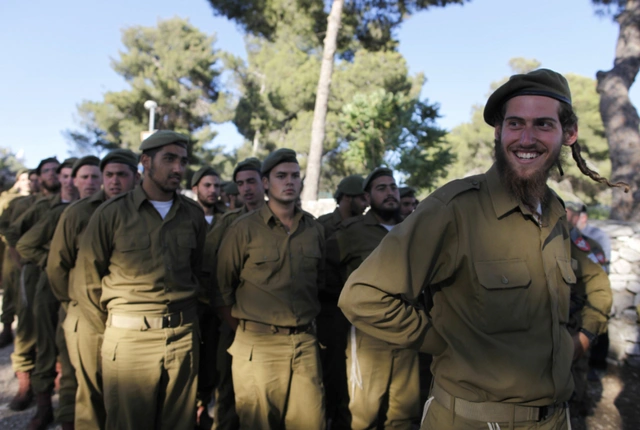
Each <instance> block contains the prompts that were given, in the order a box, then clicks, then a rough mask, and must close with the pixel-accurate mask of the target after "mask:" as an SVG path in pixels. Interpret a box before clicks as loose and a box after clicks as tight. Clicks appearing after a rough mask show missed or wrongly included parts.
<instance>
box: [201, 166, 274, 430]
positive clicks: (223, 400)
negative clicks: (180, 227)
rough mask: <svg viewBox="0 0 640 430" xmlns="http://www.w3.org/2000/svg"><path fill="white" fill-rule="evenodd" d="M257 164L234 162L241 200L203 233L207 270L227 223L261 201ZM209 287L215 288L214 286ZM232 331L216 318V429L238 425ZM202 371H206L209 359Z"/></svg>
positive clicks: (231, 429) (212, 265)
mask: <svg viewBox="0 0 640 430" xmlns="http://www.w3.org/2000/svg"><path fill="white" fill-rule="evenodd" d="M261 167H262V163H260V160H258V159H257V158H247V159H246V160H243V161H241V162H240V163H238V165H237V166H236V168H235V169H234V170H233V181H234V182H233V183H234V185H235V184H237V185H236V186H237V188H238V193H239V197H240V198H241V199H242V201H244V202H245V204H244V205H243V206H242V207H240V208H237V209H235V210H229V211H228V212H227V213H225V214H224V215H223V216H222V218H221V219H220V221H219V222H218V223H217V224H216V226H215V228H214V229H213V230H211V231H210V232H209V233H208V234H207V240H206V242H205V259H204V261H205V264H204V266H205V268H206V269H207V268H208V269H209V270H211V269H213V268H215V267H216V264H217V260H216V254H217V252H218V248H220V243H221V242H222V238H223V237H224V235H225V233H226V232H227V229H228V228H229V226H230V225H231V224H232V223H233V222H234V221H235V220H236V219H238V218H239V217H240V216H242V215H245V214H247V213H249V212H251V211H253V210H256V209H259V208H261V207H262V206H263V205H264V187H263V185H262V179H261V175H260V169H261ZM236 201H237V200H236ZM209 279H210V280H211V281H210V282H215V281H216V280H215V273H210V274H209ZM213 290H214V291H218V289H217V288H214V289H213ZM214 301H216V300H214ZM234 334H235V333H234V330H232V329H231V327H230V326H229V324H228V323H227V322H226V321H224V320H222V321H221V322H220V338H219V341H218V345H217V350H216V352H215V356H216V359H215V370H216V372H217V387H216V390H215V396H216V402H215V406H214V414H213V416H214V419H215V426H214V428H215V429H217V430H234V429H237V428H238V426H239V422H238V415H237V414H236V409H235V398H234V391H233V378H232V376H231V355H229V353H228V352H227V349H229V347H231V344H232V343H233V338H234ZM201 357H202V354H201ZM204 371H206V372H208V371H210V363H209V364H208V365H207V369H206V370H204ZM202 373H203V368H202V366H201V369H200V375H202Z"/></svg>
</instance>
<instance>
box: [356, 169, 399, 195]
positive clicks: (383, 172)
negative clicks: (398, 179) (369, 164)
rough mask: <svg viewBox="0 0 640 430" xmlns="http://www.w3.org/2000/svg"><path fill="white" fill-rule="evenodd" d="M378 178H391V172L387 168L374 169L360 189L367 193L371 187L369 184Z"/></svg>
mask: <svg viewBox="0 0 640 430" xmlns="http://www.w3.org/2000/svg"><path fill="white" fill-rule="evenodd" d="M380 176H391V177H392V178H393V171H392V170H391V169H389V168H387V167H376V168H375V169H374V171H373V172H371V173H370V174H369V176H367V179H365V180H364V184H363V185H362V189H364V190H365V191H369V188H370V187H371V182H373V180H374V179H376V178H379V177H380Z"/></svg>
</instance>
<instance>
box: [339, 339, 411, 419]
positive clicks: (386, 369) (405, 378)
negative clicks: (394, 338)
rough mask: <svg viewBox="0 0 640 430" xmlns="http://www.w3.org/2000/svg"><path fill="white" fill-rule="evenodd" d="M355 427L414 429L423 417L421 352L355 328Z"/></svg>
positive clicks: (350, 360) (350, 356) (351, 369)
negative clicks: (421, 408)
mask: <svg viewBox="0 0 640 430" xmlns="http://www.w3.org/2000/svg"><path fill="white" fill-rule="evenodd" d="M347 374H348V376H349V396H350V400H349V411H351V428H352V429H354V430H357V429H375V428H379V427H381V426H384V428H387V429H407V430H410V429H411V425H412V423H413V422H417V421H419V419H420V376H419V367H418V352H417V351H414V350H409V349H395V347H394V346H393V345H390V344H388V343H386V342H384V341H381V340H379V339H376V338H374V337H372V336H369V335H367V334H365V333H364V332H362V331H360V330H358V329H356V328H355V327H352V328H351V331H350V336H349V343H348V345H347Z"/></svg>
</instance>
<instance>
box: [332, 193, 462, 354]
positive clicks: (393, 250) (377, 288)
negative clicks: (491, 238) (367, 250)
mask: <svg viewBox="0 0 640 430" xmlns="http://www.w3.org/2000/svg"><path fill="white" fill-rule="evenodd" d="M457 252H458V238H457V228H456V225H455V221H454V215H453V213H452V211H451V210H450V209H449V208H448V206H446V205H444V204H443V203H442V202H440V201H439V200H438V199H436V198H433V197H430V198H428V199H427V200H425V201H424V202H423V203H422V204H421V206H420V207H419V208H418V210H417V211H416V212H415V213H414V214H413V215H412V216H411V217H409V218H407V219H406V220H405V221H404V222H403V223H402V224H400V225H398V226H396V227H395V228H393V230H391V231H390V232H389V234H387V235H386V236H385V238H384V239H383V240H382V242H381V243H380V245H379V246H378V247H377V248H376V249H375V250H374V251H373V253H372V254H371V255H370V256H369V257H368V258H367V259H366V260H365V261H364V262H363V263H362V264H361V265H360V267H359V268H358V269H357V270H355V271H354V272H353V273H352V274H351V276H349V279H348V280H347V282H346V284H345V286H344V288H343V290H342V294H341V295H340V300H339V302H338V306H340V308H341V309H342V311H343V312H344V314H345V316H346V317H347V318H348V319H349V321H351V323H352V324H353V325H355V326H356V327H357V328H358V329H360V330H362V331H364V332H365V333H367V334H369V335H371V336H374V337H376V338H378V339H382V340H384V341H386V342H389V343H392V344H396V345H399V346H401V347H408V348H415V349H420V350H421V351H423V352H428V353H432V354H437V353H440V351H441V350H442V349H443V348H444V347H445V346H446V344H445V343H444V340H443V339H442V338H441V337H440V335H439V334H438V333H437V332H436V331H435V330H434V329H433V328H432V324H431V320H430V316H429V313H428V311H429V309H427V308H426V307H425V305H424V300H423V299H422V293H423V291H424V290H425V289H426V291H425V293H426V294H427V296H432V295H433V294H435V291H437V289H438V285H439V284H441V283H443V282H444V281H446V280H447V279H450V278H451V277H452V276H453V273H454V269H455V266H456V264H457V263H456V260H457Z"/></svg>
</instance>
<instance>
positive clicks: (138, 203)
mask: <svg viewBox="0 0 640 430" xmlns="http://www.w3.org/2000/svg"><path fill="white" fill-rule="evenodd" d="M205 224H206V223H205V220H204V214H203V212H202V209H201V208H200V206H199V205H198V204H197V203H196V202H195V201H193V200H191V199H190V198H188V197H184V196H181V195H179V194H177V193H176V194H175V197H174V201H173V205H172V206H171V210H170V211H169V213H168V214H167V216H166V217H165V218H164V220H163V219H162V218H161V217H160V214H159V213H158V211H156V209H155V208H154V207H153V205H152V204H151V202H150V201H149V199H148V198H147V195H146V194H145V192H144V190H143V189H142V187H141V186H140V185H138V186H136V188H135V189H133V190H132V191H130V192H128V193H124V194H120V195H118V196H116V197H114V198H112V199H110V200H108V201H107V202H105V203H104V204H103V205H102V206H100V207H99V208H98V209H97V210H96V211H95V213H94V214H93V216H92V217H91V219H90V221H89V224H88V225H87V228H86V230H85V234H84V235H83V236H82V239H81V242H80V251H79V253H78V262H77V263H76V264H77V265H78V264H82V265H83V268H82V272H83V276H84V277H85V279H84V282H85V285H86V288H87V293H88V295H89V299H90V300H91V303H92V306H93V307H94V308H95V309H96V310H98V311H102V312H107V311H108V312H111V313H133V314H139V315H144V314H159V315H162V314H169V313H174V312H180V311H183V310H186V309H188V308H191V307H192V306H195V304H196V296H197V294H198V289H199V279H198V277H199V276H200V269H201V265H202V249H203V246H204V239H205V234H206V225H205ZM75 282H80V280H79V279H77V277H76V279H75V280H74V283H75ZM74 288H75V286H74Z"/></svg>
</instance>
